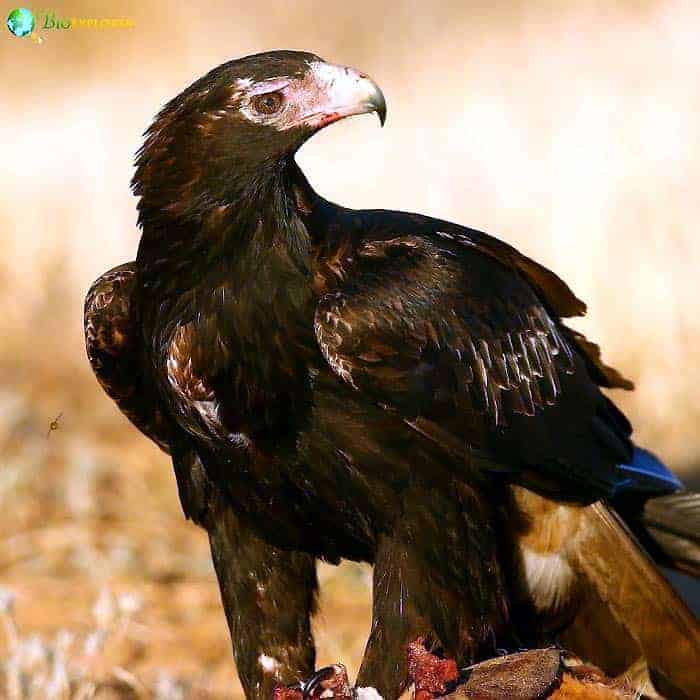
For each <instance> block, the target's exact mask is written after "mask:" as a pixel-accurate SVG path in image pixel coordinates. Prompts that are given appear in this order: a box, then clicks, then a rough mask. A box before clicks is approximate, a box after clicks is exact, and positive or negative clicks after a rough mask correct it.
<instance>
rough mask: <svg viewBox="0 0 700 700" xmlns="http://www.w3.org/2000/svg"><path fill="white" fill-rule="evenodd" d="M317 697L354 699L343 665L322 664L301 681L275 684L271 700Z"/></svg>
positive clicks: (306, 699) (300, 699)
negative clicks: (290, 683) (284, 684)
mask: <svg viewBox="0 0 700 700" xmlns="http://www.w3.org/2000/svg"><path fill="white" fill-rule="evenodd" d="M318 698H336V700H354V698H355V692H354V688H352V687H351V686H350V683H349V681H348V673H347V671H346V669H345V666H343V665H341V664H333V665H332V666H324V667H323V668H320V669H318V671H316V672H315V673H314V674H313V675H312V676H311V677H310V678H308V679H307V680H306V681H304V682H302V683H295V684H294V685H289V686H277V687H276V688H275V691H274V695H273V700H317V699H318Z"/></svg>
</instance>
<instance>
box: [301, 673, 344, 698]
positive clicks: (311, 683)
mask: <svg viewBox="0 0 700 700" xmlns="http://www.w3.org/2000/svg"><path fill="white" fill-rule="evenodd" d="M338 668H342V669H343V671H345V668H344V667H342V666H340V667H339V666H324V667H323V668H319V669H318V671H316V673H314V674H313V675H312V676H311V678H309V679H308V680H307V681H306V683H303V684H302V686H301V693H302V697H303V698H304V700H308V699H309V698H311V694H312V693H313V692H314V690H316V688H318V687H319V685H321V683H322V682H323V681H327V680H330V679H331V678H333V677H334V676H335V675H336V674H337V669H338ZM346 679H347V675H346ZM324 690H325V688H324Z"/></svg>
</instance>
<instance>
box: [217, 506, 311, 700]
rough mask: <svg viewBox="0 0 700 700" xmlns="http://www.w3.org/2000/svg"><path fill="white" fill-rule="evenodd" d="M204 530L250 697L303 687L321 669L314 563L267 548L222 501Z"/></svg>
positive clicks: (257, 699) (256, 699)
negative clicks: (315, 628)
mask: <svg viewBox="0 0 700 700" xmlns="http://www.w3.org/2000/svg"><path fill="white" fill-rule="evenodd" d="M203 524H204V526H205V527H206V529H207V531H208V533H209V543H210V546H211V553H212V558H213V561H214V568H215V569H216V575H217V578H218V580H219V588H220V591H221V599H222V602H223V605H224V610H225V612H226V619H227V620H228V625H229V629H230V632H231V640H232V643H233V655H234V658H235V661H236V666H237V669H238V675H239V677H240V680H241V684H242V685H243V689H244V691H245V696H246V698H247V700H263V699H264V700H269V699H270V698H271V697H272V695H273V691H274V688H275V687H276V686H279V685H280V684H283V685H287V684H292V683H297V682H300V681H302V680H304V679H306V678H308V677H309V676H310V675H311V674H312V672H313V670H314V662H315V657H316V652H315V648H314V642H313V637H312V633H311V615H312V614H313V612H314V609H315V604H316V590H317V585H318V584H317V579H316V562H315V559H314V557H312V556H310V555H308V554H304V553H301V552H292V551H285V550H281V549H276V548H275V547H272V546H271V545H269V544H267V543H266V542H265V541H264V540H262V539H260V538H259V537H258V536H257V535H255V534H254V533H253V531H252V529H249V528H248V527H246V525H245V523H244V522H242V521H241V519H240V518H239V517H238V516H237V515H236V513H235V512H234V511H233V509H232V508H231V506H230V505H228V504H227V503H224V502H223V499H218V502H217V504H216V505H215V506H214V507H210V510H209V512H208V514H207V515H206V516H205V518H204V523H203Z"/></svg>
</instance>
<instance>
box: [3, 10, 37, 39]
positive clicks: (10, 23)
mask: <svg viewBox="0 0 700 700" xmlns="http://www.w3.org/2000/svg"><path fill="white" fill-rule="evenodd" d="M7 28H8V29H9V30H10V31H11V32H12V33H13V34H14V35H15V36H19V37H23V36H28V35H29V34H31V33H32V32H33V31H34V15H33V14H32V12H31V10H27V9H26V8H24V7H18V8H17V9H15V10H12V12H10V14H9V15H8V16H7Z"/></svg>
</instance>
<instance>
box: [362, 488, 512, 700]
mask: <svg viewBox="0 0 700 700" xmlns="http://www.w3.org/2000/svg"><path fill="white" fill-rule="evenodd" d="M458 488H459V489H461V493H459V497H460V498H459V499H456V498H455V497H454V495H453V496H452V497H448V496H446V495H445V494H444V493H442V492H440V491H436V490H432V491H431V490H423V491H422V492H421V491H420V490H419V489H416V490H415V491H411V492H408V493H407V494H406V496H405V499H404V503H403V514H402V517H401V519H400V522H398V523H397V524H396V526H395V528H394V529H393V531H392V532H391V533H390V534H388V535H385V536H382V537H381V538H380V540H379V543H378V549H377V553H376V558H375V563H374V587H373V610H372V629H371V632H370V637H369V640H368V642H367V648H366V649H365V655H364V659H363V662H362V667H361V669H360V673H359V676H358V680H357V685H358V686H361V687H367V686H369V687H373V688H376V689H377V690H378V691H379V693H380V694H381V695H382V697H383V698H385V699H386V700H392V699H393V698H398V697H399V695H401V692H402V691H403V690H404V689H405V687H406V685H407V683H408V672H407V657H406V652H407V646H408V644H409V643H410V642H412V641H414V640H416V639H417V638H418V637H423V638H424V639H425V640H426V641H427V642H428V644H429V645H430V646H431V647H432V648H440V649H442V651H443V652H444V653H445V654H446V655H447V656H449V657H451V658H454V659H455V660H456V661H457V663H458V664H463V665H467V664H469V663H471V662H472V661H473V660H474V659H475V658H477V657H479V656H481V655H483V654H489V653H491V654H492V653H493V652H494V650H495V649H494V647H495V638H496V635H497V634H498V632H499V631H500V630H501V629H502V628H503V626H504V623H505V621H506V619H507V611H506V605H505V594H504V592H503V586H502V582H501V576H500V570H499V568H498V564H497V555H496V539H495V536H494V533H493V531H492V528H491V522H492V520H491V514H490V513H489V512H487V506H485V505H484V499H479V498H478V497H477V494H475V493H474V492H472V491H468V490H467V489H466V488H464V487H455V490H457V489H458Z"/></svg>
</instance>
